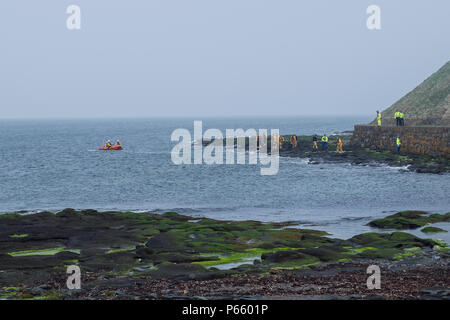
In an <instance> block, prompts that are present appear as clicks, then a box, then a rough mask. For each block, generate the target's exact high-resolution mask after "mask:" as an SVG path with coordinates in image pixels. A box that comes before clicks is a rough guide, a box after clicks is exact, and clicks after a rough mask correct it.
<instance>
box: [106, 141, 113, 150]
mask: <svg viewBox="0 0 450 320" xmlns="http://www.w3.org/2000/svg"><path fill="white" fill-rule="evenodd" d="M111 146H112V144H111V141H110V140H108V141H107V142H106V143H105V148H106V149H108V150H109V148H111Z"/></svg>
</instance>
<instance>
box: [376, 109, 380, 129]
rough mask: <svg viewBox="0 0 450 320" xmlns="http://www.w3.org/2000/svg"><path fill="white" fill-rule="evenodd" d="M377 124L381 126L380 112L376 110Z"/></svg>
mask: <svg viewBox="0 0 450 320" xmlns="http://www.w3.org/2000/svg"><path fill="white" fill-rule="evenodd" d="M377 124H378V126H379V127H381V112H380V111H378V110H377Z"/></svg>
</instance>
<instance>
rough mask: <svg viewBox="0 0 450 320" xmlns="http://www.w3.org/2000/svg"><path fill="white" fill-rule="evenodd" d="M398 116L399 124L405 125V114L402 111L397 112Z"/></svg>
mask: <svg viewBox="0 0 450 320" xmlns="http://www.w3.org/2000/svg"><path fill="white" fill-rule="evenodd" d="M398 116H399V118H400V126H401V127H403V126H405V114H404V113H403V112H399V115H398Z"/></svg>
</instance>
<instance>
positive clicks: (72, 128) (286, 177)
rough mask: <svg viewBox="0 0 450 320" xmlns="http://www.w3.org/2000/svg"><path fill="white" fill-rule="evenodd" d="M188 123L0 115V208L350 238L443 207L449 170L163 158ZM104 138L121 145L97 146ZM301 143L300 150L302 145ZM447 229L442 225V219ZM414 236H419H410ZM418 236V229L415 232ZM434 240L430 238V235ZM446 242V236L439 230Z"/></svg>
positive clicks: (270, 123) (300, 129)
mask: <svg viewBox="0 0 450 320" xmlns="http://www.w3.org/2000/svg"><path fill="white" fill-rule="evenodd" d="M193 120H194V119H191V120H186V119H179V120H174V119H171V120H77V121H75V120H73V121H72V120H70V121H69V120H51V121H50V120H48V121H47V120H46V121H31V120H30V121H12V120H11V121H6V120H2V121H0V191H1V192H0V212H11V211H17V210H31V211H34V210H57V209H61V208H66V207H72V208H77V209H82V208H94V209H100V210H107V209H119V210H135V211H141V210H153V211H157V212H162V211H167V210H174V211H178V212H180V213H185V214H190V215H194V216H208V217H212V218H218V219H255V220H263V221H286V220H294V221H298V222H299V226H301V227H311V228H312V227H314V228H316V229H321V230H325V231H329V232H331V233H332V234H334V235H335V236H338V237H349V236H351V235H353V234H355V233H360V232H363V231H367V230H369V229H370V228H368V227H365V226H363V225H364V224H365V223H367V222H368V221H369V220H371V219H374V218H376V217H382V216H385V215H387V214H389V213H391V212H395V211H399V210H404V209H423V210H429V211H432V212H438V213H444V212H448V211H449V209H450V208H449V207H450V201H449V199H450V193H449V190H450V189H449V185H450V175H448V174H445V175H432V174H416V173H405V172H401V171H400V170H399V169H398V168H392V167H388V166H381V167H371V166H351V165H349V164H322V165H308V164H307V161H306V160H305V159H292V158H281V159H280V170H279V173H278V174H277V175H275V176H261V175H260V171H259V170H260V166H259V165H231V166H229V165H214V166H209V165H182V166H176V165H174V164H172V162H171V158H170V151H171V149H172V147H173V146H174V145H175V143H172V142H171V141H170V135H171V133H172V131H173V130H175V129H177V128H187V129H189V130H190V131H191V132H192V130H193ZM368 120H370V119H369V118H364V117H362V118H325V119H320V118H291V119H203V127H204V129H206V128H218V129H221V130H223V131H224V130H225V129H226V128H244V129H248V128H257V129H258V128H268V129H271V128H279V129H280V132H281V133H282V134H290V133H296V134H298V135H302V134H314V133H317V134H320V135H321V134H323V133H327V134H332V133H333V132H339V131H344V130H352V129H353V125H354V124H355V123H364V122H367V121H368ZM106 139H111V140H112V141H113V140H115V139H119V140H120V141H121V142H122V144H123V145H124V148H125V149H124V150H123V151H119V152H105V151H98V150H97V148H98V147H99V146H101V145H102V144H103V143H104V141H105V140H106ZM308 147H309V146H308ZM443 227H444V228H447V229H448V224H443ZM418 234H420V233H418ZM420 235H421V236H423V234H420ZM435 237H436V236H435ZM437 237H439V238H444V239H445V240H446V241H448V240H449V239H448V236H447V235H443V236H441V235H439V236H437Z"/></svg>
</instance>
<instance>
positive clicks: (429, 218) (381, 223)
mask: <svg viewBox="0 0 450 320" xmlns="http://www.w3.org/2000/svg"><path fill="white" fill-rule="evenodd" d="M445 221H450V213H446V214H429V213H428V212H425V211H413V210H409V211H401V212H397V213H395V214H393V215H390V216H387V217H386V218H383V219H376V220H372V221H370V222H369V223H368V225H369V226H371V227H375V228H379V229H399V230H404V229H417V228H420V227H423V226H425V225H427V224H431V223H436V222H445Z"/></svg>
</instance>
